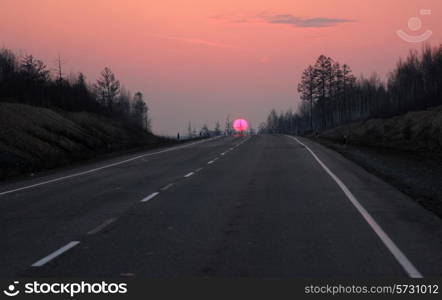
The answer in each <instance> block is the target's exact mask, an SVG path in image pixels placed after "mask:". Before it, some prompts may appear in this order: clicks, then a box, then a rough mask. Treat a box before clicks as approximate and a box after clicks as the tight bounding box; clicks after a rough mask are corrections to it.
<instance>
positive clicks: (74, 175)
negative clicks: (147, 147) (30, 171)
mask: <svg viewBox="0 0 442 300" xmlns="http://www.w3.org/2000/svg"><path fill="white" fill-rule="evenodd" d="M220 137H221V136H217V137H213V138H209V139H207V140H202V141H198V142H194V143H190V144H185V145H181V146H176V147H172V148H168V149H165V150H161V151H157V152H152V153H145V154H142V155H138V156H135V157H131V158H129V159H125V160H122V161H118V162H115V163H111V164H108V165H104V166H102V167H98V168H94V169H90V170H87V171H83V172H79V173H74V174H71V175H67V176H62V177H58V178H54V179H51V180H47V181H43V182H39V183H35V184H31V185H28V186H24V187H20V188H16V189H12V190H8V191H3V192H0V196H3V195H6V194H11V193H14V192H19V191H23V190H27V189H30V188H34V187H37V186H41V185H45V184H48V183H53V182H58V181H62V180H64V179H69V178H73V177H78V176H81V175H86V174H89V173H93V172H97V171H100V170H103V169H107V168H110V167H115V166H118V165H121V164H124V163H127V162H130V161H133V160H136V159H140V158H142V157H146V156H152V155H157V154H161V153H165V152H170V151H174V150H178V149H182V148H187V147H190V146H193V145H196V144H201V143H205V142H208V141H211V140H214V139H218V138H220Z"/></svg>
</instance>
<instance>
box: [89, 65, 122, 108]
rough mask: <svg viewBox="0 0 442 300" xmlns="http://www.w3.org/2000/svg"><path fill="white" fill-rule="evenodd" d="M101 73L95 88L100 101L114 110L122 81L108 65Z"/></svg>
mask: <svg viewBox="0 0 442 300" xmlns="http://www.w3.org/2000/svg"><path fill="white" fill-rule="evenodd" d="M100 75H101V78H99V79H97V82H96V84H95V85H94V88H95V91H96V93H97V97H98V100H99V101H100V103H101V104H102V105H103V106H104V107H107V109H108V111H109V112H112V111H113V106H114V102H115V99H116V97H117V96H118V94H119V93H120V82H119V81H118V80H116V79H115V74H114V73H113V72H112V71H111V69H109V68H108V67H105V68H104V70H103V71H102V72H101V74H100Z"/></svg>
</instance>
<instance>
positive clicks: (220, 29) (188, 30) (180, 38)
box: [0, 0, 442, 135]
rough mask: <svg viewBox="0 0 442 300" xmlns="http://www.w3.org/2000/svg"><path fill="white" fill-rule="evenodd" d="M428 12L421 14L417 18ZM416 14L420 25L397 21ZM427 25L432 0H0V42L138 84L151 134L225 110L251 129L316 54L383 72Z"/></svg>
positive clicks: (286, 96) (431, 25)
mask: <svg viewBox="0 0 442 300" xmlns="http://www.w3.org/2000/svg"><path fill="white" fill-rule="evenodd" d="M421 9H430V10H431V14H430V15H420V13H419V12H420V10H421ZM410 17H419V19H421V21H422V28H421V29H419V30H416V31H412V30H410V29H409V28H408V25H407V22H408V20H409V19H410ZM399 29H403V30H404V31H405V32H406V33H409V34H410V35H411V34H412V35H418V34H421V33H423V32H425V31H426V30H431V31H432V32H433V34H432V36H431V37H430V39H428V40H427V43H430V44H431V45H437V44H440V43H441V42H442V32H441V29H442V1H441V0H432V1H431V0H427V1H425V0H420V1H417V0H416V1H415V0H413V1H405V0H374V1H373V0H372V1H367V0H361V1H355V0H336V1H332V0H329V1H327V0H322V1H319V0H317V1H312V0H281V1H277V0H235V1H231V0H214V1H210V0H190V1H184V0H161V1H154V0H149V1H148V0H145V1H141V0H139V1H136V0H124V1H123V0H81V1H79V0H76V1H70V0H38V1H37V0H0V46H4V47H7V48H10V49H12V50H14V51H16V52H19V53H30V54H33V55H35V56H37V57H38V58H41V59H43V60H44V61H45V62H46V63H47V64H48V65H49V66H50V67H54V66H55V64H54V61H55V58H56V57H57V55H58V54H60V55H61V57H62V59H63V60H64V61H65V62H66V63H65V65H64V68H65V72H66V73H69V72H79V71H82V72H84V73H85V74H86V76H87V78H88V80H89V81H94V80H95V79H96V78H97V77H98V74H99V72H100V71H101V70H102V69H103V68H104V67H105V66H109V67H110V68H111V69H112V70H113V71H114V72H115V73H116V75H117V77H118V78H119V79H120V81H121V82H122V83H123V84H124V85H125V87H126V88H128V89H130V90H131V91H132V92H136V91H141V92H143V93H144V95H145V98H146V99H147V103H148V105H149V107H150V109H151V116H152V119H153V129H154V131H155V132H157V133H161V134H171V135H175V134H176V133H177V132H178V131H181V133H185V132H186V130H187V124H188V122H189V121H191V122H192V125H193V126H195V127H197V128H198V129H199V128H200V127H201V126H202V125H203V124H204V123H208V125H209V127H213V125H214V123H215V121H217V120H219V121H220V122H221V123H222V124H223V123H224V120H225V118H226V116H227V115H229V114H230V116H231V118H232V119H234V118H237V117H243V118H245V119H247V120H248V121H249V123H250V125H251V126H252V127H255V128H256V127H258V125H259V123H260V122H262V121H264V120H265V118H266V116H267V114H268V112H269V111H270V110H271V109H272V108H275V109H277V110H286V109H288V108H295V107H296V105H297V103H298V101H299V100H298V94H297V92H296V87H297V83H298V81H299V78H300V75H301V72H302V70H303V69H304V68H305V67H306V66H308V65H309V64H312V63H314V61H315V59H316V58H317V57H318V56H319V55H320V54H325V55H327V56H331V57H332V58H334V59H335V60H338V61H339V62H341V63H347V64H349V65H350V66H351V67H352V69H353V72H354V73H355V74H356V75H358V76H359V75H360V74H364V75H366V76H369V75H370V74H371V73H373V72H377V73H378V74H380V75H381V76H383V77H385V75H386V74H388V72H389V71H390V70H391V69H392V68H393V67H394V65H395V63H396V61H397V60H398V58H399V57H404V56H406V54H407V52H408V51H409V50H410V49H413V48H416V49H420V48H421V47H422V44H421V43H414V44H413V43H409V42H406V41H404V40H402V39H400V38H399V37H398V36H397V34H396V31H397V30H399Z"/></svg>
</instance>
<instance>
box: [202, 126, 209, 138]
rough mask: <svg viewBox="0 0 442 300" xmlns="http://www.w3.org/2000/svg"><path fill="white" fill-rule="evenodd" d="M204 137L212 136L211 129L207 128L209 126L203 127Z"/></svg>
mask: <svg viewBox="0 0 442 300" xmlns="http://www.w3.org/2000/svg"><path fill="white" fill-rule="evenodd" d="M200 133H201V135H202V136H205V137H207V136H210V130H209V127H207V124H204V125H203V127H201V131H200Z"/></svg>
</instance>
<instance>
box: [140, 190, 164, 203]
mask: <svg viewBox="0 0 442 300" xmlns="http://www.w3.org/2000/svg"><path fill="white" fill-rule="evenodd" d="M159 194H160V193H158V192H155V193H152V194H150V195H149V196H147V197H144V198H143V199H142V200H141V201H140V202H147V201H149V200H150V199H153V198H154V197H156V196H158V195H159Z"/></svg>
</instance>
